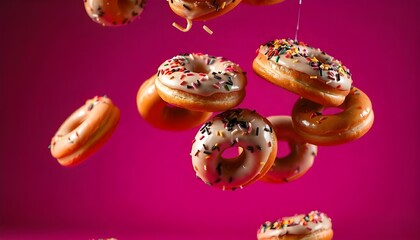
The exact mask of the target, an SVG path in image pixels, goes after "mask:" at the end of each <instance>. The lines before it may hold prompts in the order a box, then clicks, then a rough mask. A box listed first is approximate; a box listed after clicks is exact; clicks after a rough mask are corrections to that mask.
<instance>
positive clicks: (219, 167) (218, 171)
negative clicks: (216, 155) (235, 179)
mask: <svg viewBox="0 0 420 240" xmlns="http://www.w3.org/2000/svg"><path fill="white" fill-rule="evenodd" d="M216 171H217V175H219V176H220V175H222V163H220V162H219V164H217V167H216Z"/></svg>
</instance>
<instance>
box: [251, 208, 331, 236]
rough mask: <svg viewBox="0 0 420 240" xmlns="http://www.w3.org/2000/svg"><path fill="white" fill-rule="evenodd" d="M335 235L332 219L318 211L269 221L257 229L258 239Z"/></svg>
mask: <svg viewBox="0 0 420 240" xmlns="http://www.w3.org/2000/svg"><path fill="white" fill-rule="evenodd" d="M333 235H334V231H333V230H332V223H331V219H330V218H329V217H328V216H327V215H326V214H325V213H322V212H318V211H312V212H310V213H308V214H306V215H305V214H299V215H295V216H292V217H283V218H281V219H279V220H277V221H274V222H269V221H267V222H265V223H264V224H263V225H261V227H260V228H259V229H258V231H257V239H258V240H296V239H303V240H330V239H332V237H333Z"/></svg>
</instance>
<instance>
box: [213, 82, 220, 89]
mask: <svg viewBox="0 0 420 240" xmlns="http://www.w3.org/2000/svg"><path fill="white" fill-rule="evenodd" d="M212 86H213V87H214V88H217V89H220V86H219V85H217V84H216V83H215V84H213V85H212Z"/></svg>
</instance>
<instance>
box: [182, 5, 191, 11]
mask: <svg viewBox="0 0 420 240" xmlns="http://www.w3.org/2000/svg"><path fill="white" fill-rule="evenodd" d="M182 6H183V7H184V8H185V9H187V10H188V11H191V8H190V7H188V6H187V5H186V4H182Z"/></svg>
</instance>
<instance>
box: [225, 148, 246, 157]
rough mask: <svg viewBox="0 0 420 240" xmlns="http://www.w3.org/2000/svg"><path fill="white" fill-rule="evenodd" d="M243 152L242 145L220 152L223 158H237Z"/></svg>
mask: <svg viewBox="0 0 420 240" xmlns="http://www.w3.org/2000/svg"><path fill="white" fill-rule="evenodd" d="M242 152H243V148H242V147H230V148H227V149H225V150H224V151H223V152H222V158H223V159H225V160H233V159H237V158H238V157H239V156H240V155H241V153H242Z"/></svg>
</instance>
